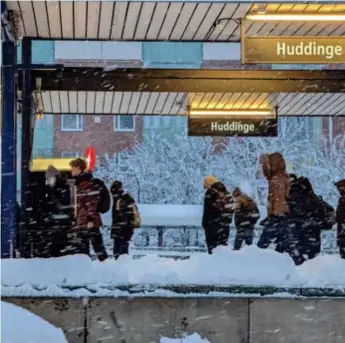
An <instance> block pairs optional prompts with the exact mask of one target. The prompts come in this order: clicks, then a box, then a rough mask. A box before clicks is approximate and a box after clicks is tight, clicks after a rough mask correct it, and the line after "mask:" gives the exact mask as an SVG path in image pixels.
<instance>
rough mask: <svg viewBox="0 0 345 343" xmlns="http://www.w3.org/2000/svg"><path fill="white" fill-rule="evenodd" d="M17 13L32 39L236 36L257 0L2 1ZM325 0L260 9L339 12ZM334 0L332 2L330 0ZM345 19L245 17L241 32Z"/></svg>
mask: <svg viewBox="0 0 345 343" xmlns="http://www.w3.org/2000/svg"><path fill="white" fill-rule="evenodd" d="M5 2H6V5H7V8H8V9H9V10H16V11H18V12H19V13H20V14H21V18H22V22H23V36H24V37H30V38H35V39H67V40H71V39H77V40H86V39H87V40H125V41H126V40H127V41H203V42H207V41H211V42H214V41H217V42H231V41H232V42H237V41H239V40H240V28H239V25H238V20H239V19H242V18H244V17H245V16H246V15H247V14H249V13H253V12H256V11H257V10H258V7H259V5H260V6H262V4H263V2H262V1H257V2H255V3H253V2H252V3H251V2H245V1H242V2H240V1H237V2H236V1H230V2H229V1H228V2H226V1H224V2H219V1H215V2H211V1H209V2H208V1H199V2H196V1H195V2H193V1H185V2H184V1H170V2H169V1H5ZM339 2H340V1H334V3H333V4H331V3H328V2H326V1H318V2H315V1H313V2H309V3H308V2H306V1H304V2H302V3H296V2H295V3H286V2H280V1H277V3H272V2H270V3H268V4H266V8H265V10H266V13H285V14H286V13H290V14H293V13H301V12H303V13H309V14H310V13H327V14H329V13H345V4H344V3H343V4H339ZM336 3H337V4H336ZM344 33H345V23H341V22H338V23H318V22H267V23H262V22H255V23H254V22H251V23H250V24H249V25H248V27H247V28H246V34H247V35H249V36H253V35H263V36H264V35H268V34H269V35H275V36H280V35H286V36H293V35H299V36H304V35H320V36H321V35H323V36H341V35H344Z"/></svg>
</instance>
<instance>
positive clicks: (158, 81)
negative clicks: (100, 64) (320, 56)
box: [19, 67, 345, 93]
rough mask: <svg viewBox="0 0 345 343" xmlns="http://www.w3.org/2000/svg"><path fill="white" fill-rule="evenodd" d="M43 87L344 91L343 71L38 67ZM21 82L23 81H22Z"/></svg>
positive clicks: (76, 89) (44, 88)
mask: <svg viewBox="0 0 345 343" xmlns="http://www.w3.org/2000/svg"><path fill="white" fill-rule="evenodd" d="M36 78H41V79H42V86H41V89H42V90H55V91H60V90H62V91H122V92H126V91H127V92H129V91H130V92H140V91H146V92H187V93H188V92H203V93H206V92H227V93H232V92H234V93H238V92H240V93H242V92H253V93H258V92H259V93H261V92H267V93H272V92H307V93H318V92H321V93H322V92H344V91H345V73H344V71H343V70H321V71H286V70H284V71H278V70H207V69H194V70H193V69H115V70H113V71H104V70H103V69H102V68H90V69H88V68H73V67H69V68H64V69H63V70H62V71H55V70H47V69H46V70H36V71H34V72H33V87H34V88H35V79H36ZM19 84H20V83H19Z"/></svg>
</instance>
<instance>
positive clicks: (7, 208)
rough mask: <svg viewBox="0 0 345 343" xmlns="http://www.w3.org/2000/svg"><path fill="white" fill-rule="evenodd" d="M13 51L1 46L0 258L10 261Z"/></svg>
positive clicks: (13, 203) (14, 135)
mask: <svg viewBox="0 0 345 343" xmlns="http://www.w3.org/2000/svg"><path fill="white" fill-rule="evenodd" d="M16 62H17V61H16V47H15V44H14V42H12V41H3V42H2V63H3V68H2V125H1V136H2V142H1V143H2V144H1V258H9V257H11V252H12V247H14V244H15V233H16V227H17V223H16V217H17V216H16V214H17V208H16V201H17V200H16V197H17V168H16V162H17V144H16V143H17V142H16V138H17V121H16V117H17V109H16V78H15V64H16Z"/></svg>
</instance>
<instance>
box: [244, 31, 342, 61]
mask: <svg viewBox="0 0 345 343" xmlns="http://www.w3.org/2000/svg"><path fill="white" fill-rule="evenodd" d="M241 44H242V63H245V64H261V63H262V64H266V63H267V64H280V63H282V64H304V63H307V64H343V63H345V37H331V36H330V37H307V36H303V37H296V36H294V37H283V36H279V37H273V36H266V37H244V38H243V39H242V43H241Z"/></svg>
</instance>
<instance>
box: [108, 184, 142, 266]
mask: <svg viewBox="0 0 345 343" xmlns="http://www.w3.org/2000/svg"><path fill="white" fill-rule="evenodd" d="M110 193H111V195H112V197H113V209H112V226H111V238H112V239H113V240H114V258H115V259H116V260H117V259H118V258H119V257H120V256H121V255H128V250H129V242H130V241H131V239H132V236H133V233H134V229H136V228H140V214H139V211H138V207H137V205H136V203H135V200H134V199H133V198H132V197H131V195H129V194H128V193H125V192H124V190H123V186H122V182H121V181H114V183H113V184H112V186H111V188H110Z"/></svg>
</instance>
